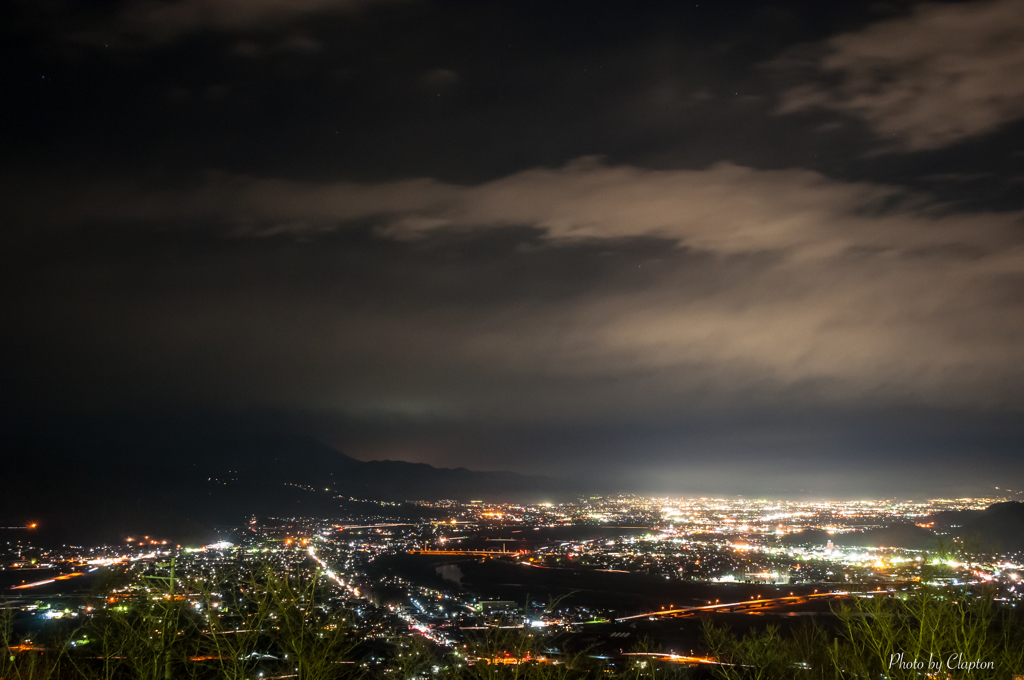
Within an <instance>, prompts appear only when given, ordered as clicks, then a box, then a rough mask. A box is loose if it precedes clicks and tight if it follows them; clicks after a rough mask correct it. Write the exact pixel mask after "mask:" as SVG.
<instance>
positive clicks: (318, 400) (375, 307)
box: [0, 0, 1024, 496]
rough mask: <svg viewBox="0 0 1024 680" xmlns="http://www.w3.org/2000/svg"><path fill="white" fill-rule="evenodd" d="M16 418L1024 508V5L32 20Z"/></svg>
mask: <svg viewBox="0 0 1024 680" xmlns="http://www.w3.org/2000/svg"><path fill="white" fill-rule="evenodd" d="M4 12H5V16H4V18H3V20H2V22H0V26H2V28H0V31H2V32H3V36H2V37H3V48H2V49H3V52H4V56H3V58H2V60H0V64H2V65H0V72H2V83H3V92H4V94H5V96H4V103H3V105H2V106H0V116H2V124H3V134H2V135H0V192H2V194H0V195H2V200H0V218H2V219H0V230H2V231H0V324H2V328H0V351H2V353H0V400H2V407H3V411H4V416H3V417H2V419H0V425H2V427H3V428H5V429H6V430H7V431H15V430H17V431H20V432H25V431H33V429H34V430H35V431H38V432H40V433H44V432H48V431H49V430H50V429H51V428H55V427H56V428H59V427H63V425H61V424H62V423H67V422H71V421H74V422H77V423H82V422H96V423H106V424H107V425H102V426H99V427H116V425H113V424H112V423H124V422H129V421H133V420H137V421H145V422H157V421H159V422H162V423H164V426H165V427H177V428H189V427H196V428H199V427H200V425H198V423H202V425H201V427H202V428H208V429H209V428H212V430H218V431H220V430H223V431H232V432H238V431H253V432H258V431H263V430H286V431H295V432H307V433H310V434H313V435H315V436H317V437H319V438H321V439H323V440H324V441H326V442H329V443H331V444H333V445H335V446H337V447H338V448H340V449H342V450H344V451H346V452H347V453H349V454H350V455H353V456H355V457H357V458H362V459H380V458H390V459H403V460H413V461H422V462H428V463H432V464H435V465H443V466H457V465H462V466H466V467H470V468H474V469H506V470H514V471H519V472H528V473H540V474H549V475H574V476H579V477H583V478H586V479H589V480H593V483H594V484H595V485H605V486H607V485H609V484H614V485H617V486H619V487H621V488H623V489H630V490H637V491H659V492H673V493H675V492H678V493H694V492H701V493H723V494H724V493H730V494H732V493H743V494H754V495H785V494H798V493H799V494H812V495H813V494H818V495H827V494H833V495H836V494H847V495H849V494H860V495H875V496H880V495H885V494H894V493H901V494H904V495H910V494H925V495H937V494H940V493H942V494H946V493H978V492H982V491H986V490H991V489H992V488H993V487H994V486H1003V487H1006V486H1010V487H1017V488H1020V487H1022V486H1024V462H1022V461H1024V417H1022V415H1024V2H1022V1H1021V0H984V1H980V2H917V3H915V2H871V3H863V4H859V3H846V2H844V3H822V2H807V3H797V2H738V1H737V2H722V1H720V0H716V1H712V2H707V3H705V2H691V3H683V2H666V3H656V2H651V3H639V4H637V3H601V2H588V3H553V2H550V0H545V1H543V2H528V1H525V0H516V1H515V2H487V3H482V2H430V1H428V0H175V1H165V0H136V1H134V2H113V1H103V0H92V1H88V2H87V1H85V0H74V1H72V0H65V1H60V0H15V1H14V2H11V3H8V4H7V6H6V7H5V10H4Z"/></svg>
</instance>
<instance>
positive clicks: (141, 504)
mask: <svg viewBox="0 0 1024 680" xmlns="http://www.w3.org/2000/svg"><path fill="white" fill-rule="evenodd" d="M64 446H67V445H66V444H65V445H64ZM4 449H5V451H6V452H7V454H10V455H5V456H4V459H5V462H6V461H8V460H9V461H10V463H9V464H6V465H5V470H4V479H5V482H4V487H5V488H4V490H3V493H2V494H0V525H2V524H3V523H19V522H29V521H35V522H39V523H40V532H41V533H40V535H41V536H45V537H47V538H50V539H51V540H57V541H59V542H67V541H82V542H85V541H95V540H115V539H118V538H119V537H120V536H122V535H124V534H133V533H139V532H145V533H150V534H153V533H161V532H162V533H163V534H166V535H167V536H168V537H170V538H174V539H175V540H178V539H179V537H181V536H188V537H199V536H207V535H209V536H211V537H212V536H213V535H214V532H213V531H212V530H213V528H214V527H216V526H219V525H220V526H235V525H238V524H240V523H241V522H243V521H244V520H246V518H248V517H249V516H252V515H259V516H299V515H301V516H327V517H337V516H339V515H344V514H346V513H347V512H350V511H352V510H354V509H355V508H354V507H353V502H354V501H352V500H350V499H372V500H374V501H389V502H401V501H407V500H439V499H453V500H461V501H467V500H474V499H482V500H488V501H508V500H530V499H540V498H541V497H542V496H544V495H545V494H551V493H553V492H555V491H556V490H557V486H556V480H553V479H549V478H543V477H531V476H525V475H520V474H515V473H511V472H476V471H472V470H468V469H466V468H454V469H450V468H437V467H433V466H431V465H426V464H423V463H409V462H404V461H393V460H382V461H378V460H375V461H365V462H364V461H359V460H356V459H355V458H352V457H350V456H346V455H345V454H343V453H341V452H340V451H337V450H336V449H334V448H332V447H330V446H327V445H326V444H324V443H322V442H320V441H317V440H316V439H314V438H312V437H308V436H296V435H290V434H275V435H269V436H261V437H251V438H246V439H233V440H221V441H217V442H213V443H206V442H201V443H196V442H190V443H180V444H176V445H168V444H167V443H159V444H154V445H151V446H146V445H139V444H138V443H129V444H126V443H124V442H120V443H109V444H106V443H103V442H97V441H91V442H88V443H83V444H82V445H81V446H80V450H73V451H68V450H65V449H64V448H59V449H58V450H55V449H54V448H53V446H52V443H51V445H50V446H46V445H43V444H40V443H38V442H35V443H33V442H20V443H19V442H15V443H13V444H10V443H5V444H4ZM376 507H378V508H379V510H380V514H381V515H386V516H391V517H394V516H399V515H401V514H402V513H405V514H406V515H410V514H412V515H415V514H417V513H420V514H421V513H422V509H420V508H417V507H415V506H412V507H410V506H402V505H399V506H393V505H389V506H376ZM367 509H368V508H367V507H366V506H365V504H360V512H366V511H367ZM0 538H4V537H2V536H0ZM5 540H7V539H6V538H5Z"/></svg>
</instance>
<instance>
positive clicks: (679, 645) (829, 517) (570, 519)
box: [0, 496, 1024, 675]
mask: <svg viewBox="0 0 1024 680" xmlns="http://www.w3.org/2000/svg"><path fill="white" fill-rule="evenodd" d="M343 500H347V501H349V502H357V503H359V504H360V505H361V506H362V507H372V508H375V510H374V511H372V513H363V514H360V515H345V516H339V517H337V518H332V519H317V518H302V517H289V518H281V517H278V518H252V519H251V520H250V521H249V522H248V523H246V524H245V525H243V526H241V527H237V528H235V529H233V530H232V532H231V536H230V540H223V541H220V542H217V543H212V544H208V545H204V546H199V545H196V546H191V545H178V544H172V543H171V542H169V541H168V540H166V539H163V538H161V537H158V536H148V535H144V536H138V537H136V536H132V537H125V540H124V542H123V543H122V544H119V545H113V546H97V547H81V546H79V547H74V546H63V547H61V548H58V549H42V548H39V547H34V546H33V543H32V534H31V530H30V529H27V527H26V528H25V530H24V531H21V532H18V534H19V535H18V536H17V538H15V539H14V540H9V541H7V542H6V545H5V552H4V553H3V561H2V571H0V576H2V578H3V579H4V584H5V587H4V592H3V595H4V598H5V599H4V603H5V607H7V609H8V611H9V612H11V613H13V619H12V622H13V625H15V626H16V627H18V628H20V629H22V630H23V631H24V632H25V634H26V635H28V636H29V637H27V638H26V640H24V641H22V642H20V643H19V646H18V647H17V649H18V650H25V649H35V648H36V647H37V646H38V647H40V648H43V647H41V646H39V645H37V644H36V643H35V642H33V640H37V639H46V638H48V637H50V638H52V637H53V634H54V633H53V630H54V629H57V628H60V629H61V630H72V631H74V630H81V631H87V630H88V629H89V627H88V622H89V620H90V619H93V618H95V617H97V616H101V615H104V614H103V613H104V612H125V611H128V609H129V608H130V607H132V606H136V605H137V604H138V603H139V602H145V601H147V600H152V599H154V598H156V599H157V600H161V599H162V598H166V597H169V596H173V597H174V598H177V599H183V600H184V601H185V602H187V604H188V606H189V607H190V609H189V611H190V612H192V614H193V616H194V617H195V618H196V620H197V621H198V622H200V625H201V626H205V628H206V630H212V628H211V627H212V626H215V625H221V626H224V625H229V626H233V627H234V628H235V629H236V630H239V626H244V627H246V630H250V629H251V628H252V627H253V626H258V627H260V628H266V629H268V630H269V629H270V628H272V627H274V626H275V615H274V614H272V613H271V614H268V615H267V616H265V617H262V618H260V617H259V616H257V615H255V614H252V613H251V611H250V612H249V613H248V614H247V613H245V612H246V611H248V610H245V609H244V608H239V602H240V601H244V600H245V599H246V598H247V597H249V599H250V602H251V601H252V597H251V596H247V595H246V592H247V588H250V589H251V588H254V587H257V586H255V585H254V584H257V583H263V584H264V586H262V587H266V585H265V584H266V579H267V578H277V579H282V582H290V581H289V580H294V579H298V580H299V581H303V582H305V583H307V584H315V588H314V589H311V590H309V592H310V593H312V592H314V590H315V592H317V593H318V597H319V598H320V599H319V600H318V604H317V605H316V606H317V607H318V608H319V609H320V611H321V613H322V614H323V616H325V617H326V619H325V620H330V621H333V620H335V618H337V620H339V621H340V620H342V619H344V620H345V622H346V626H348V627H349V633H348V635H349V638H350V640H351V642H352V645H351V649H349V648H346V649H347V650H348V651H347V652H346V659H347V661H350V662H352V663H357V662H358V665H360V667H361V668H363V669H365V670H366V671H367V672H373V673H381V674H384V673H389V672H391V671H392V670H393V669H394V668H396V667H397V666H396V664H400V662H401V661H402V658H403V652H406V651H407V650H408V649H409V648H410V645H413V646H416V645H420V647H423V645H426V647H423V649H433V650H435V651H434V652H433V653H432V654H433V656H431V657H430V658H433V659H442V660H447V661H436V662H435V661H432V662H431V668H437V669H441V668H442V666H438V665H437V664H451V663H455V664H458V663H463V664H468V665H469V666H472V665H473V664H476V663H495V660H494V659H486V658H484V657H481V656H480V651H479V650H480V648H481V647H480V645H481V642H480V640H481V639H482V638H483V637H485V636H486V635H487V634H488V631H509V630H512V631H515V630H519V631H524V632H525V633H526V634H528V635H529V636H530V637H531V639H536V640H538V641H540V643H541V647H538V649H541V648H542V650H543V652H542V654H540V653H535V654H539V655H538V656H537V658H533V659H532V660H533V662H536V663H541V662H543V663H559V660H565V659H567V658H569V657H570V656H572V655H573V654H578V653H580V652H581V650H585V651H586V654H587V655H589V656H590V657H591V658H593V659H594V660H597V661H598V662H599V663H600V664H603V665H604V666H606V667H607V668H609V669H616V668H622V667H628V665H629V664H630V663H633V662H634V661H635V659H634V656H635V654H637V653H639V652H637V651H636V650H637V646H636V645H637V643H638V641H640V640H652V641H654V643H655V644H656V645H657V650H658V651H657V655H659V656H658V658H659V659H660V660H662V661H664V662H666V663H672V664H675V665H679V666H682V667H691V666H692V667H700V666H702V665H706V664H710V663H713V662H714V658H713V657H712V655H711V654H710V653H709V651H708V649H707V648H706V645H705V644H704V643H703V642H702V641H701V636H700V626H702V625H704V624H705V622H707V621H709V620H710V621H719V620H720V621H723V622H730V623H735V622H736V621H737V620H739V621H744V620H749V621H755V622H761V623H763V622H772V621H778V622H783V623H787V622H792V621H793V620H794V617H795V618H796V619H802V618H804V617H812V618H816V619H819V620H826V619H828V618H829V617H831V616H833V614H832V612H833V611H834V610H835V608H836V607H837V606H841V605H842V604H843V603H844V602H846V601H849V600H851V599H854V598H863V597H871V598H881V597H886V598H892V597H906V596H907V595H908V594H911V593H914V592H916V591H920V590H921V589H922V588H937V589H943V588H954V589H955V588H960V589H963V588H968V589H969V588H979V587H983V588H986V589H988V591H989V592H991V593H992V595H993V598H994V601H995V602H996V603H999V605H1000V606H1002V607H1009V608H1010V609H1016V607H1017V605H1018V604H1019V603H1020V602H1021V597H1022V595H1024V586H1022V584H1021V582H1020V579H1021V575H1022V572H1024V553H1022V552H1020V551H1013V552H999V551H982V550H978V551H977V552H972V551H971V549H970V548H969V547H967V546H966V545H965V544H964V541H963V540H962V539H961V538H960V537H959V536H957V535H956V527H955V526H945V527H944V526H943V522H944V520H943V518H944V517H956V516H958V515H959V514H963V513H977V512H980V511H984V510H985V509H986V508H989V507H991V506H993V505H998V504H1000V503H1004V504H1005V502H1006V501H1005V499H1002V498H962V499H935V500H930V501H905V502H904V501H896V500H877V501H875V500H867V501H842V502H829V501H819V502H807V501H802V502H786V501H775V500H772V501H769V500H753V499H751V500H747V499H738V498H732V499H713V498H643V497H637V496H613V497H590V498H585V499H579V500H577V501H575V502H571V503H558V504H555V503H542V504H534V505H518V504H493V503H484V502H479V501H474V502H468V503H463V502H456V501H440V502H410V503H382V502H373V501H364V500H360V499H354V498H346V499H343ZM411 515H419V516H420V518H419V519H412V518H411V517H410V516H411ZM8 533H9V534H12V533H14V532H8ZM893 537H896V538H898V540H895V539H894V538H893ZM887 539H888V540H887ZM268 592H269V591H268ZM169 594H171V595H169ZM1022 609H1024V606H1022ZM228 611H232V612H233V613H232V614H231V615H230V616H225V615H224V614H226V613H227V612H228ZM218 612H220V615H218ZM218 616H219V618H216V623H215V622H214V619H213V618H210V617H218ZM254 616H255V617H256V618H258V619H259V620H258V621H255V619H253V617H254ZM204 617H205V618H204ZM254 621H255V622H254ZM229 632H230V631H229ZM417 640H419V641H420V642H419V643H417V642H416V641H417ZM73 643H74V645H75V647H76V648H78V647H82V648H86V647H88V646H89V645H91V644H94V642H93V641H92V640H91V639H90V638H89V635H88V633H81V634H80V639H74V640H73ZM253 644H254V645H256V646H255V647H254V648H253V649H252V653H255V654H257V655H258V663H254V664H253V669H263V670H265V671H266V672H268V673H270V672H271V671H275V669H276V671H280V669H281V668H282V667H283V666H282V664H285V661H284V656H283V654H284V652H282V651H281V649H280V646H279V645H278V646H274V645H272V644H269V643H268V644H267V646H266V647H265V648H262V649H259V648H257V647H259V644H258V643H257V642H253ZM33 645H35V646H33ZM420 647H417V648H418V649H419V648H420ZM474 650H476V651H474ZM15 651H17V650H15ZM421 653H426V652H423V651H422V649H421ZM645 653H647V652H645ZM12 658H13V657H12ZM512 658H513V657H508V658H507V659H505V660H503V661H502V663H508V662H509V661H508V660H509V659H512ZM516 658H519V659H520V661H524V662H525V658H520V657H516ZM503 659H504V657H503ZM444 668H448V666H444ZM276 671H275V672H276ZM438 672H441V671H440V670H433V671H430V672H427V673H426V675H430V674H431V673H433V674H435V675H436V674H437V673H438Z"/></svg>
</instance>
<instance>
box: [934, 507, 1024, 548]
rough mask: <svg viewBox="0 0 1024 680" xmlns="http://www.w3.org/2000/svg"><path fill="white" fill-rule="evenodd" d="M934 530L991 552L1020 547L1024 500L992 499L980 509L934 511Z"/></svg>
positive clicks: (1022, 543)
mask: <svg viewBox="0 0 1024 680" xmlns="http://www.w3.org/2000/svg"><path fill="white" fill-rule="evenodd" d="M930 519H931V520H932V521H934V522H935V528H936V530H940V531H944V532H948V533H949V534H952V535H953V536H956V537H957V538H959V539H960V541H961V542H962V545H964V546H965V547H967V548H968V549H980V550H986V551H994V552H1013V551H1022V550H1024V503H1019V502H1016V501H1009V502H1006V503H995V504H993V505H990V506H988V507H987V508H985V509H984V510H961V511H949V512H939V513H935V514H934V515H932V516H931V518H930Z"/></svg>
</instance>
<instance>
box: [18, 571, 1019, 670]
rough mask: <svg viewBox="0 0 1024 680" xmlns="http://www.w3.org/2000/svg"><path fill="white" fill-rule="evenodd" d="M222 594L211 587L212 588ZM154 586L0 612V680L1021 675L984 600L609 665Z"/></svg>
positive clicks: (922, 600) (845, 608)
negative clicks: (74, 617) (66, 615)
mask: <svg viewBox="0 0 1024 680" xmlns="http://www.w3.org/2000/svg"><path fill="white" fill-rule="evenodd" d="M215 590H217V591H218V592H214V591H215ZM187 593H188V595H187V596H184V595H182V594H181V593H180V591H179V592H175V591H174V590H173V588H171V589H166V590H161V589H159V588H154V589H153V591H152V592H151V594H150V595H148V596H147V597H146V598H137V597H136V598H132V599H127V600H123V601H122V600H118V596H117V595H116V594H111V596H109V597H107V598H106V600H105V602H106V604H107V607H106V608H104V609H101V610H99V611H94V612H92V613H91V614H90V615H89V616H86V617H84V618H83V620H82V621H81V622H65V621H61V622H54V623H55V625H52V626H47V629H48V633H47V635H45V636H42V635H40V636H38V639H32V638H27V637H26V636H24V635H18V634H17V633H16V630H15V626H14V613H13V610H12V609H11V608H4V609H2V610H0V617H2V618H0V637H2V643H0V653H2V656H0V679H2V680H65V679H67V680H71V679H75V680H122V679H124V680H136V679H137V680H170V679H172V678H180V679H186V678H188V679H192V678H195V679H202V678H225V679H230V680H243V679H244V680H260V679H261V678H262V680H273V679H283V678H297V679H298V680H333V679H349V678H351V679H353V680H354V679H357V678H360V679H362V678H366V679H367V680H370V679H371V678H394V679H395V680H414V679H430V678H436V679H437V680H447V679H451V680H463V679H465V680H484V678H488V679H493V680H534V679H535V680H574V679H577V678H578V679H581V680H582V679H583V678H596V677H609V678H621V679H623V680H625V679H627V678H628V679H631V680H643V679H649V680H658V679H661V678H664V679H665V680H670V679H671V678H720V679H722V680H732V679H741V678H750V679H752V680H770V679H773V678H800V679H807V680H817V679H822V680H835V679H837V678H864V679H867V678H873V679H877V678H886V679H893V680H903V679H906V680H910V679H911V678H913V679H915V680H916V679H919V678H933V679H934V678H976V679H978V680H987V679H997V678H998V679H1005V680H1010V679H1011V678H1014V677H1019V676H1020V674H1024V616H1022V614H1024V612H1018V611H1016V610H1014V609H1013V608H1007V607H1005V606H1003V605H1001V604H1000V603H999V602H997V601H995V600H994V598H993V597H992V596H991V595H990V594H986V593H985V592H977V591H975V592H973V593H969V592H967V591H966V590H963V589H960V590H943V591H940V590H932V589H927V588H925V589H921V590H919V591H917V592H915V593H912V594H903V593H897V594H892V593H876V594H874V596H871V597H857V598H852V599H850V600H848V601H846V602H844V603H842V604H841V605H838V606H837V607H836V612H835V613H836V619H835V620H836V621H837V623H836V625H834V626H829V627H824V626H822V625H820V624H817V623H814V622H810V623H808V624H806V625H802V626H797V627H794V628H793V629H791V630H790V631H789V632H785V633H784V632H782V630H781V629H779V628H777V627H774V626H770V625H769V626H765V627H760V628H754V629H752V630H751V631H750V632H748V633H746V634H743V635H737V634H735V633H734V632H732V631H730V630H729V629H728V628H726V627H724V626H720V625H716V624H715V623H714V622H713V621H712V620H710V619H709V620H707V621H705V622H704V626H703V631H704V644H705V647H706V657H704V658H702V659H699V660H698V659H691V658H688V659H682V658H679V657H673V656H671V655H668V654H662V653H661V650H659V649H658V646H657V645H656V644H655V643H654V642H653V641H650V640H641V641H640V642H639V643H638V644H637V645H636V646H635V647H634V648H633V650H632V652H633V653H631V654H626V655H623V656H621V657H620V658H617V659H608V658H602V657H599V656H598V655H597V654H594V653H593V652H592V650H588V649H575V650H574V649H572V648H571V644H566V641H565V640H564V639H562V640H560V639H559V637H558V635H557V634H556V635H554V636H552V635H545V634H543V633H542V632H539V631H532V630H530V629H529V628H500V627H494V628H491V629H489V630H487V631H484V632H481V633H480V635H479V636H477V637H476V638H472V639H468V640H466V643H465V645H464V646H459V647H457V648H455V649H450V648H442V647H438V646H435V645H433V644H431V643H430V642H429V641H427V640H426V639H424V638H423V637H421V636H419V635H416V634H408V635H405V634H403V635H397V636H396V635H383V634H381V632H380V631H381V630H382V628H379V627H378V625H377V623H376V622H374V621H367V620H365V619H363V618H361V617H359V616H357V615H355V613H354V612H351V611H349V610H347V609H345V608H342V607H336V606H333V605H331V604H330V602H331V601H332V600H331V598H330V597H329V593H328V591H327V589H326V587H325V586H323V585H322V582H321V579H320V578H319V574H315V573H314V574H313V575H312V576H311V577H306V578H303V577H296V576H291V575H287V576H281V575H278V574H275V573H274V572H273V571H271V570H266V571H265V572H262V573H261V574H260V575H259V576H258V577H256V578H252V579H250V580H249V581H248V582H247V583H245V584H244V585H241V586H232V587H226V584H221V585H220V586H211V585H209V584H202V583H192V584H189V588H188V591H187Z"/></svg>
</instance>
